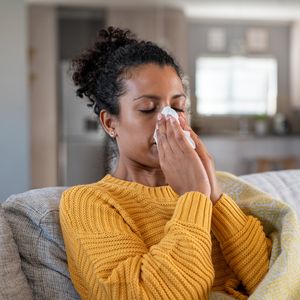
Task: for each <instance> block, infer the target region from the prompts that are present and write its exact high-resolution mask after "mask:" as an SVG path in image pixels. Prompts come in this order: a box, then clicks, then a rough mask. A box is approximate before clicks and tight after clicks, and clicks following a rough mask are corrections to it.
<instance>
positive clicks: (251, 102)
mask: <svg viewBox="0 0 300 300" xmlns="http://www.w3.org/2000/svg"><path fill="white" fill-rule="evenodd" d="M196 96H197V112H198V113H199V114H205V115H224V114H238V115H253V114H254V115H256V114H267V115H273V114H275V112H276V102H277V101H276V100H277V61H276V60H275V59H274V58H248V57H200V58H199V59H198V60H197V62H196Z"/></svg>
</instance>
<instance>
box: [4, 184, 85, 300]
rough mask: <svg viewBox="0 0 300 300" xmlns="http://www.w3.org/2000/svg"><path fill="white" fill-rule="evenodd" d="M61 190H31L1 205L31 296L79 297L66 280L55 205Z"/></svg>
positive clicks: (66, 270)
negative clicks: (31, 292) (17, 249)
mask: <svg viewBox="0 0 300 300" xmlns="http://www.w3.org/2000/svg"><path fill="white" fill-rule="evenodd" d="M64 189H65V188H62V187H56V188H44V189H38V190H31V191H28V192H25V193H23V194H18V195H13V196H11V197H9V198H8V199H7V200H6V201H5V202H4V203H3V204H2V205H3V208H4V210H5V217H6V219H7V220H8V222H9V224H10V227H11V229H12V232H13V235H14V238H15V241H16V243H17V245H18V248H19V251H20V256H21V264H22V269H23V271H24V273H25V275H26V277H27V280H28V283H29V285H30V287H31V288H32V291H33V297H34V299H39V300H40V299H43V300H47V299H49V300H50V299H51V300H53V299H56V300H60V299H61V300H62V299H70V300H71V299H80V298H79V296H78V294H77V293H76V291H75V289H74V287H73V285H72V282H71V280H70V276H69V272H68V268H67V259H66V253H65V248H64V242H63V238H62V234H61V230H60V225H59V211H58V206H59V200H60V196H61V193H62V192H63V191H64Z"/></svg>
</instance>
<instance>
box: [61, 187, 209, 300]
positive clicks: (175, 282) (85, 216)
mask: <svg viewBox="0 0 300 300" xmlns="http://www.w3.org/2000/svg"><path fill="white" fill-rule="evenodd" d="M106 198H107V199H109V195H105V193H104V192H103V191H102V192H101V193H100V192H99V193H96V194H95V191H91V190H88V189H85V190H82V188H78V187H75V188H72V189H71V190H68V191H66V192H64V194H63V196H62V200H61V204H60V221H61V227H62V232H63V237H64V241H65V246H66V252H67V257H68V264H69V270H70V274H71V278H72V281H73V283H74V286H75V288H76V289H77V291H78V292H79V294H80V296H81V297H82V299H206V298H207V297H208V294H209V292H210V290H211V287H212V284H213V280H214V270H213V265H212V260H211V237H210V229H211V228H210V224H211V213H212V204H211V201H210V200H209V199H208V198H207V197H206V196H205V195H203V194H201V193H199V192H189V193H186V194H184V195H182V196H181V197H180V198H179V199H178V202H177V204H176V207H175V210H174V214H173V216H172V218H171V219H170V221H169V222H167V224H166V226H165V235H164V237H163V238H162V240H161V241H160V242H159V243H158V244H156V245H153V246H151V247H150V248H149V249H148V248H147V247H146V246H145V244H144V242H143V241H142V239H141V238H140V236H139V234H138V233H136V232H134V231H133V230H132V228H131V226H130V220H129V219H128V218H126V212H120V211H119V210H118V209H116V207H114V206H113V205H112V204H111V203H110V201H109V200H107V199H106ZM128 220H129V221H128Z"/></svg>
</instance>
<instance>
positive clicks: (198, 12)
mask: <svg viewBox="0 0 300 300" xmlns="http://www.w3.org/2000/svg"><path fill="white" fill-rule="evenodd" d="M25 1H26V2H27V3H29V4H47V5H49V4H52V5H67V6H100V7H119V6H122V7H132V6H139V7H141V6H172V7H179V8H181V9H183V10H184V11H185V13H186V15H187V17H189V18H193V19H203V18H204V19H238V20H249V19H252V20H253V19H255V20H266V21H270V20H272V21H282V22H289V21H293V20H300V0H223V1H222V0H25Z"/></svg>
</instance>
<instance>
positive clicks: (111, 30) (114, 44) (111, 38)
mask: <svg viewBox="0 0 300 300" xmlns="http://www.w3.org/2000/svg"><path fill="white" fill-rule="evenodd" d="M133 43H137V40H136V37H135V35H134V34H133V33H132V32H131V31H130V30H128V29H125V30H123V29H120V28H115V27H113V26H110V27H108V28H107V29H102V30H100V31H99V33H98V39H97V41H96V45H97V46H100V45H101V48H102V54H104V53H103V50H104V48H105V50H106V51H108V53H107V54H110V55H111V53H113V52H114V51H115V50H117V49H118V48H120V47H124V46H126V45H129V44H133Z"/></svg>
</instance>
